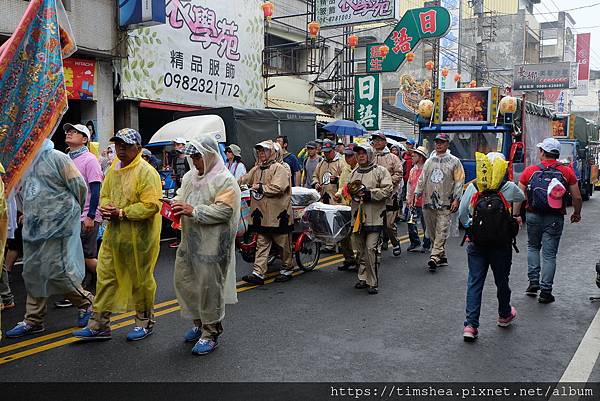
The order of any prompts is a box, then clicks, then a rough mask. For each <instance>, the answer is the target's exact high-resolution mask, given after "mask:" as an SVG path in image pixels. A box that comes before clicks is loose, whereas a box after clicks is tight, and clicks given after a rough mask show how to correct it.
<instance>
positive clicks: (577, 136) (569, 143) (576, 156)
mask: <svg viewBox="0 0 600 401" xmlns="http://www.w3.org/2000/svg"><path fill="white" fill-rule="evenodd" d="M554 124H555V126H560V127H568V130H563V129H562V128H558V129H557V130H558V131H560V132H559V133H560V134H562V135H560V136H556V137H557V139H558V140H559V142H560V143H561V157H560V161H562V162H564V163H568V164H570V165H571V167H573V170H575V174H576V175H577V179H578V180H579V189H580V190H581V197H582V198H583V200H584V201H587V200H589V198H590V197H591V196H592V194H593V192H594V181H595V180H594V178H593V177H592V171H593V170H594V166H596V165H597V164H596V163H597V160H596V155H595V153H596V152H595V146H594V143H595V142H597V141H598V125H597V124H596V123H595V122H594V121H592V120H589V119H586V118H583V117H581V116H577V115H575V114H567V115H561V114H558V115H557V116H556V117H555V120H554ZM555 131H556V130H555ZM555 131H553V133H555ZM595 170H596V171H597V168H596V169H595Z"/></svg>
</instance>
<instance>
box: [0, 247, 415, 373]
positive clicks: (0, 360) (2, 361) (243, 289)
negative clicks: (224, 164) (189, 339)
mask: <svg viewBox="0 0 600 401" xmlns="http://www.w3.org/2000/svg"><path fill="white" fill-rule="evenodd" d="M399 239H400V243H401V244H404V243H406V242H407V240H408V236H407V235H406V236H403V237H400V238H399ZM340 256H341V255H340V254H336V255H331V256H328V257H325V258H323V259H320V261H327V260H329V262H327V263H322V264H319V265H318V266H317V267H315V268H314V270H319V269H322V268H325V267H328V266H332V265H334V264H337V263H339V262H341V261H342V260H343V258H341V257H340ZM334 258H338V259H335V260H332V259H334ZM304 273H307V272H304V271H298V272H295V273H293V275H294V276H299V275H302V274H304ZM274 281H275V278H270V279H268V280H266V281H265V285H266V284H271V283H273V282H274ZM256 287H260V286H257V285H252V286H248V287H241V288H237V289H236V292H238V293H242V292H246V291H248V290H251V289H254V288H256ZM176 303H177V300H176V299H172V300H170V301H165V302H162V303H159V304H156V305H155V308H156V309H158V308H162V307H165V306H169V305H174V304H176ZM180 309H181V307H180V306H179V305H177V306H174V307H172V308H168V309H164V310H161V311H158V312H156V313H155V316H157V317H158V316H162V315H166V314H169V313H172V312H176V311H178V310H180ZM134 314H135V312H127V313H123V314H120V315H117V316H115V317H113V318H112V319H111V322H115V321H120V320H123V319H125V318H127V317H131V316H133V315H134ZM132 324H135V320H133V319H130V320H125V321H123V322H119V323H116V324H113V325H111V327H112V329H113V330H117V329H120V328H122V327H127V326H130V325H132ZM77 329H78V327H73V328H70V329H65V330H61V331H58V332H56V333H52V334H47V335H45V336H41V337H36V338H32V339H30V340H25V341H21V342H18V343H15V344H11V345H8V346H5V347H2V348H0V353H6V352H10V351H12V350H15V349H19V348H23V347H27V346H29V345H33V344H37V343H40V342H44V341H48V340H52V339H54V338H58V337H62V336H64V335H68V334H71V333H72V331H74V330H77ZM77 341H79V339H78V338H77V337H67V338H65V339H62V340H59V341H55V342H52V343H49V344H44V345H41V346H38V347H34V348H31V349H28V350H25V351H21V352H17V353H15V354H11V355H6V356H4V357H0V365H3V364H5V363H8V362H11V361H14V360H17V359H21V358H25V357H27V356H30V355H35V354H37V353H40V352H44V351H47V350H50V349H54V348H58V347H61V346H63V345H66V344H71V343H74V342H77Z"/></svg>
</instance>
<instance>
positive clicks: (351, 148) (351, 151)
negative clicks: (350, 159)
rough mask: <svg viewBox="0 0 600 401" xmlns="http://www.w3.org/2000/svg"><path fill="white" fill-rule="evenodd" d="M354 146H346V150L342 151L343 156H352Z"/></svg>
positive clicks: (353, 144)
mask: <svg viewBox="0 0 600 401" xmlns="http://www.w3.org/2000/svg"><path fill="white" fill-rule="evenodd" d="M355 146H356V144H355V143H350V144H348V145H347V146H346V148H345V149H344V154H345V155H348V156H352V155H353V154H354V147H355Z"/></svg>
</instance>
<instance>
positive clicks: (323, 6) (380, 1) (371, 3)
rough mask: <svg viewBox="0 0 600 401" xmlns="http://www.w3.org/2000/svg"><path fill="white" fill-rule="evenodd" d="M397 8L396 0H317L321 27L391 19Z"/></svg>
mask: <svg viewBox="0 0 600 401" xmlns="http://www.w3.org/2000/svg"><path fill="white" fill-rule="evenodd" d="M396 10H397V7H396V0H316V14H317V21H318V22H319V24H321V28H328V27H333V26H340V25H353V24H366V23H369V24H370V23H373V22H383V21H389V20H393V19H395V18H396Z"/></svg>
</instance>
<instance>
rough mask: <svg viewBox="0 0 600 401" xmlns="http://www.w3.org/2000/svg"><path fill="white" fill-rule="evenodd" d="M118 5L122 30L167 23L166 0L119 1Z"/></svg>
mask: <svg viewBox="0 0 600 401" xmlns="http://www.w3.org/2000/svg"><path fill="white" fill-rule="evenodd" d="M183 1H186V0H183ZM118 5H119V27H120V28H121V29H126V28H139V27H142V26H152V25H158V24H164V23H165V0H119V1H118Z"/></svg>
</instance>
